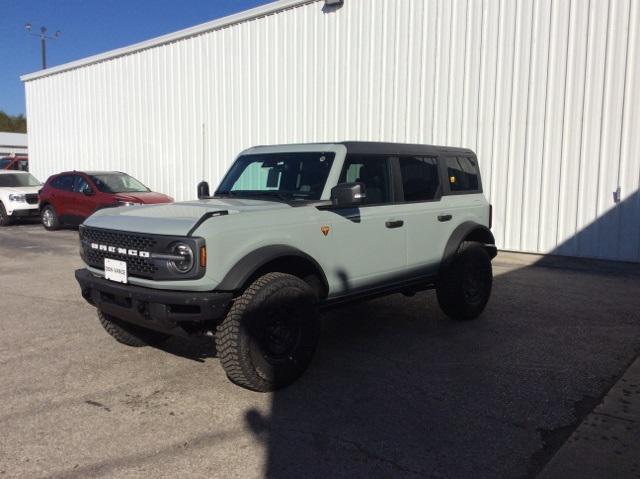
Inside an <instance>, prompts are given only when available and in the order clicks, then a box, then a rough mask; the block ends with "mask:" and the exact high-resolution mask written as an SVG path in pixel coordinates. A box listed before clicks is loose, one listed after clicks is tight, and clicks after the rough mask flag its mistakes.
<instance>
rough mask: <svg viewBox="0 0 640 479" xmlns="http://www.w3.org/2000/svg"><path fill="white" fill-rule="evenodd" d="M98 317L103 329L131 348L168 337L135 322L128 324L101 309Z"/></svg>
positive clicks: (157, 342) (157, 341)
mask: <svg viewBox="0 0 640 479" xmlns="http://www.w3.org/2000/svg"><path fill="white" fill-rule="evenodd" d="M98 319H99V320H100V324H101V325H102V327H103V328H104V329H105V331H106V332H107V333H109V334H110V335H111V336H112V337H113V338H115V340H116V341H118V342H119V343H121V344H125V345H127V346H131V347H133V348H141V347H144V346H154V345H156V344H159V343H161V342H162V341H164V340H165V339H167V338H168V337H169V335H168V334H163V333H160V332H158V331H153V330H151V329H145V328H141V327H139V326H136V325H135V324H128V323H126V322H125V321H122V320H120V319H117V318H114V317H113V316H111V315H109V314H106V313H104V312H102V311H101V310H98Z"/></svg>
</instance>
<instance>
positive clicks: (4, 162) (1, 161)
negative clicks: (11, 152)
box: [0, 158, 12, 170]
mask: <svg viewBox="0 0 640 479" xmlns="http://www.w3.org/2000/svg"><path fill="white" fill-rule="evenodd" d="M11 161H12V160H11V158H0V170H4V169H5V168H6V167H7V166H9V163H11Z"/></svg>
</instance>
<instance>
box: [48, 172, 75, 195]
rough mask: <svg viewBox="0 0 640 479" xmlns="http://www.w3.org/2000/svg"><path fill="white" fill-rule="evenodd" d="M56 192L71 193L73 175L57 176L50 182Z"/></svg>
mask: <svg viewBox="0 0 640 479" xmlns="http://www.w3.org/2000/svg"><path fill="white" fill-rule="evenodd" d="M51 186H53V187H54V188H55V189H57V190H63V191H72V190H73V175H63V176H58V177H57V178H55V179H54V180H53V181H52V182H51Z"/></svg>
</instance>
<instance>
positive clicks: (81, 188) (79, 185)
mask: <svg viewBox="0 0 640 479" xmlns="http://www.w3.org/2000/svg"><path fill="white" fill-rule="evenodd" d="M89 190H91V186H89V183H88V182H87V180H85V179H84V178H83V177H82V176H76V177H75V182H74V184H73V191H75V192H76V193H84V192H85V191H89Z"/></svg>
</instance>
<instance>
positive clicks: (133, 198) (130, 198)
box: [114, 191, 173, 205]
mask: <svg viewBox="0 0 640 479" xmlns="http://www.w3.org/2000/svg"><path fill="white" fill-rule="evenodd" d="M114 196H115V197H116V198H117V199H118V200H119V201H127V202H129V203H142V204H143V205H156V204H159V203H173V198H171V197H170V196H167V195H163V194H162V193H155V192H153V191H149V192H146V191H145V192H140V193H116V194H114Z"/></svg>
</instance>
